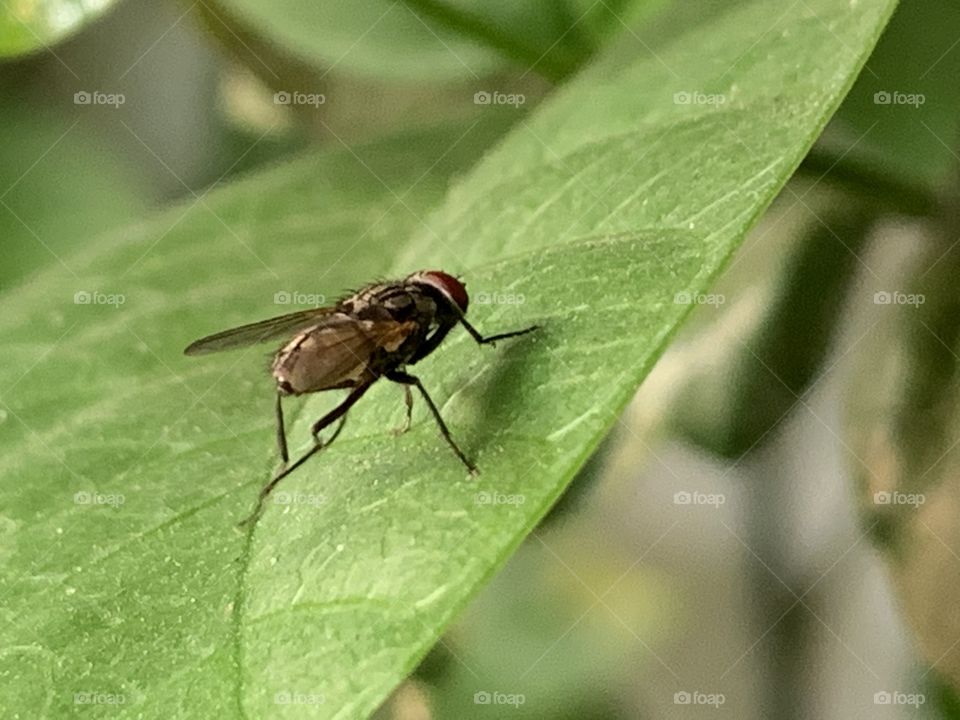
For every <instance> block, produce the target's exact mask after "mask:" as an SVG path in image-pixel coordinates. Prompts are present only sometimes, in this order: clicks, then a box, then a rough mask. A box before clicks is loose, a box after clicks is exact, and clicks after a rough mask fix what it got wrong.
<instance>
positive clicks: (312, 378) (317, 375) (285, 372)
mask: <svg viewBox="0 0 960 720" xmlns="http://www.w3.org/2000/svg"><path fill="white" fill-rule="evenodd" d="M416 329H417V323H416V322H413V321H407V322H397V321H396V320H358V319H356V318H353V317H350V316H347V315H343V314H339V313H338V314H336V315H334V316H333V317H332V318H330V320H329V321H327V322H324V323H321V324H319V325H317V326H316V327H315V328H312V329H310V330H308V331H307V332H306V333H305V335H304V337H303V338H302V339H301V340H300V341H298V342H297V345H296V348H295V349H293V350H291V351H290V352H288V353H283V354H281V355H280V356H278V358H277V360H276V364H275V365H274V368H273V370H274V373H275V374H276V376H277V377H278V378H280V379H283V380H284V381H286V382H287V383H288V384H289V386H290V387H291V388H292V389H293V391H294V392H296V393H298V394H299V393H306V392H316V391H319V390H327V389H330V388H335V387H351V386H354V385H355V384H356V383H358V382H362V381H364V380H365V379H366V380H370V379H372V378H373V377H375V373H376V372H378V371H380V370H382V368H376V367H371V365H370V362H371V360H372V359H373V358H374V357H375V355H374V353H376V351H378V350H386V351H387V352H391V351H394V350H396V349H397V348H399V347H400V345H402V344H403V342H404V341H405V340H406V339H407V338H408V337H410V335H411V333H413V332H414V331H415V330H416ZM371 373H374V374H373V375H371Z"/></svg>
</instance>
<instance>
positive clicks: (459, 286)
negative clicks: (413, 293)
mask: <svg viewBox="0 0 960 720" xmlns="http://www.w3.org/2000/svg"><path fill="white" fill-rule="evenodd" d="M406 282H409V283H414V284H416V285H425V286H427V287H428V288H432V289H433V290H435V291H437V292H439V293H440V295H441V296H442V297H443V298H444V299H445V300H446V301H447V302H448V303H449V304H450V305H451V306H452V307H455V308H459V310H460V313H461V314H463V315H466V314H467V305H469V303H470V299H469V298H468V297H467V289H466V287H464V285H463V283H462V282H460V281H459V280H458V279H457V278H455V277H453V275H448V274H447V273H445V272H443V271H442V270H421V271H420V272H415V273H413V275H409V276H408V277H407V279H406Z"/></svg>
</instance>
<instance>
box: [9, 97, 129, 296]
mask: <svg viewBox="0 0 960 720" xmlns="http://www.w3.org/2000/svg"><path fill="white" fill-rule="evenodd" d="M0 124H2V125H3V128H4V134H5V137H6V139H7V142H5V143H3V144H0V237H2V238H3V243H4V249H3V263H2V264H0V289H3V290H6V289H7V288H10V287H12V286H13V285H15V284H16V283H17V282H19V281H20V280H22V279H23V278H24V277H26V276H28V275H29V274H30V273H31V272H32V271H34V270H36V269H37V268H39V267H42V266H44V265H47V264H52V263H58V262H60V260H59V258H60V257H61V255H67V254H69V252H70V249H71V248H73V247H76V246H77V244H79V243H83V242H86V241H87V240H88V239H89V238H90V237H93V236H95V235H99V234H100V233H102V232H104V231H105V230H107V229H108V228H111V227H116V226H117V225H119V224H120V223H122V222H130V221H131V220H133V218H134V217H136V215H137V214H138V213H139V212H140V211H141V205H142V199H141V198H139V197H138V196H137V193H136V192H135V190H134V188H133V187H132V186H131V183H130V181H129V179H128V178H127V177H126V175H127V174H128V173H124V172H122V171H121V169H119V168H117V167H116V165H114V164H112V163H110V162H105V161H104V158H105V156H107V157H109V155H108V153H109V150H107V149H106V148H104V147H102V146H98V145H97V144H96V143H94V142H92V141H91V138H90V137H89V136H88V135H87V134H86V133H85V132H84V129H83V128H82V127H76V125H77V124H76V123H68V124H64V123H61V122H56V121H54V120H53V119H52V118H49V117H44V116H43V115H42V114H40V113H38V112H37V111H36V109H32V110H27V109H24V107H23V105H22V104H21V103H19V102H16V101H15V100H14V99H13V98H10V97H5V98H4V105H3V107H2V109H0ZM64 177H71V178H75V179H78V180H80V181H79V182H74V183H72V184H71V185H70V188H69V191H68V192H64V191H63V190H62V184H63V178H64ZM42 197H56V198H57V205H56V212H50V207H49V205H47V204H46V203H41V202H37V198H42Z"/></svg>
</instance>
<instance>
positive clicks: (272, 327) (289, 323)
mask: <svg viewBox="0 0 960 720" xmlns="http://www.w3.org/2000/svg"><path fill="white" fill-rule="evenodd" d="M335 315H336V314H335V312H334V309H333V308H332V307H323V308H311V309H310V310H300V311H298V312H293V313H288V314H286V315H280V316H279V317H275V318H270V319H269V320H261V321H260V322H255V323H250V324H249V325H241V326H240V327H235V328H231V329H230V330H224V331H223V332H218V333H215V334H214V335H208V336H207V337H205V338H200V339H199V340H197V341H196V342H193V343H190V345H188V346H187V347H186V349H185V350H184V351H183V353H184V354H185V355H205V354H206V353H213V352H220V351H221V350H233V349H234V348H239V347H245V346H247V345H253V344H255V343H259V342H265V341H267V340H276V339H277V338H281V337H287V336H289V335H292V334H293V333H295V332H297V331H299V330H304V329H305V328H308V327H310V326H311V325H317V324H320V323H323V322H324V321H327V320H329V319H330V318H331V317H334V316H335Z"/></svg>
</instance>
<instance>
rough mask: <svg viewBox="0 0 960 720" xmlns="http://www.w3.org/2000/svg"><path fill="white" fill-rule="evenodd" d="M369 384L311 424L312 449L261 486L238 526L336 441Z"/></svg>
mask: <svg viewBox="0 0 960 720" xmlns="http://www.w3.org/2000/svg"><path fill="white" fill-rule="evenodd" d="M371 384H372V383H370V382H365V383H363V384H362V385H358V386H356V387H355V388H353V389H352V390H351V391H350V394H349V395H347V397H346V398H344V400H343V402H342V403H340V404H339V405H337V406H336V407H335V408H334V409H333V410H331V411H330V412H328V413H327V414H326V415H324V416H323V417H322V418H320V419H319V420H317V422H315V423H314V424H313V427H312V428H310V433H311V434H312V435H313V439H314V441H315V442H314V445H313V447H312V448H310V449H309V450H307V451H306V452H305V453H304V454H303V455H301V456H300V457H299V458H297V460H296V461H295V462H294V463H293V464H292V465H289V466H287V467H284V468H283V469H281V470H280V472H278V473H277V474H276V475H274V477H273V479H272V480H271V481H270V482H268V483H267V484H266V485H264V486H263V488H262V489H261V490H260V495H259V496H258V497H257V506H256V508H255V509H254V511H253V513H252V514H251V515H250V516H249V517H248V518H246V519H245V520H241V521H240V523H239V524H240V525H246V524H248V523H251V522H253V521H254V520H256V519H257V518H258V517H260V513H261V512H262V511H263V503H264V501H265V500H266V499H267V496H268V495H269V494H270V493H271V492H273V489H274V488H275V487H276V486H277V483H279V482H280V481H281V480H283V479H284V478H285V477H286V476H287V475H289V474H290V473H292V472H293V471H294V470H296V469H297V468H298V467H300V466H301V465H303V464H304V463H305V462H306V461H307V460H309V459H310V458H311V457H313V456H314V455H316V454H317V453H318V452H320V451H321V450H323V449H324V448H325V447H327V446H328V445H329V444H330V443H332V442H333V441H334V440H336V439H337V435H339V434H340V431H341V430H343V424H344V423H345V422H346V421H347V417H346V416H347V411H348V410H349V409H350V408H351V407H353V405H354V403H356V402H357V400H359V399H360V398H361V397H363V394H364V393H365V392H366V391H367V390H369V389H370V385H371ZM278 405H279V401H278ZM337 420H339V421H340V423H339V424H338V425H337V429H336V430H334V431H333V435H331V436H330V437H329V439H327V440H326V441H324V440H321V439H320V437H319V435H320V432H321V431H322V430H323V429H324V428H326V427H329V426H330V425H332V424H333V423H335V422H336V421H337ZM285 445H286V439H284V446H285Z"/></svg>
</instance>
